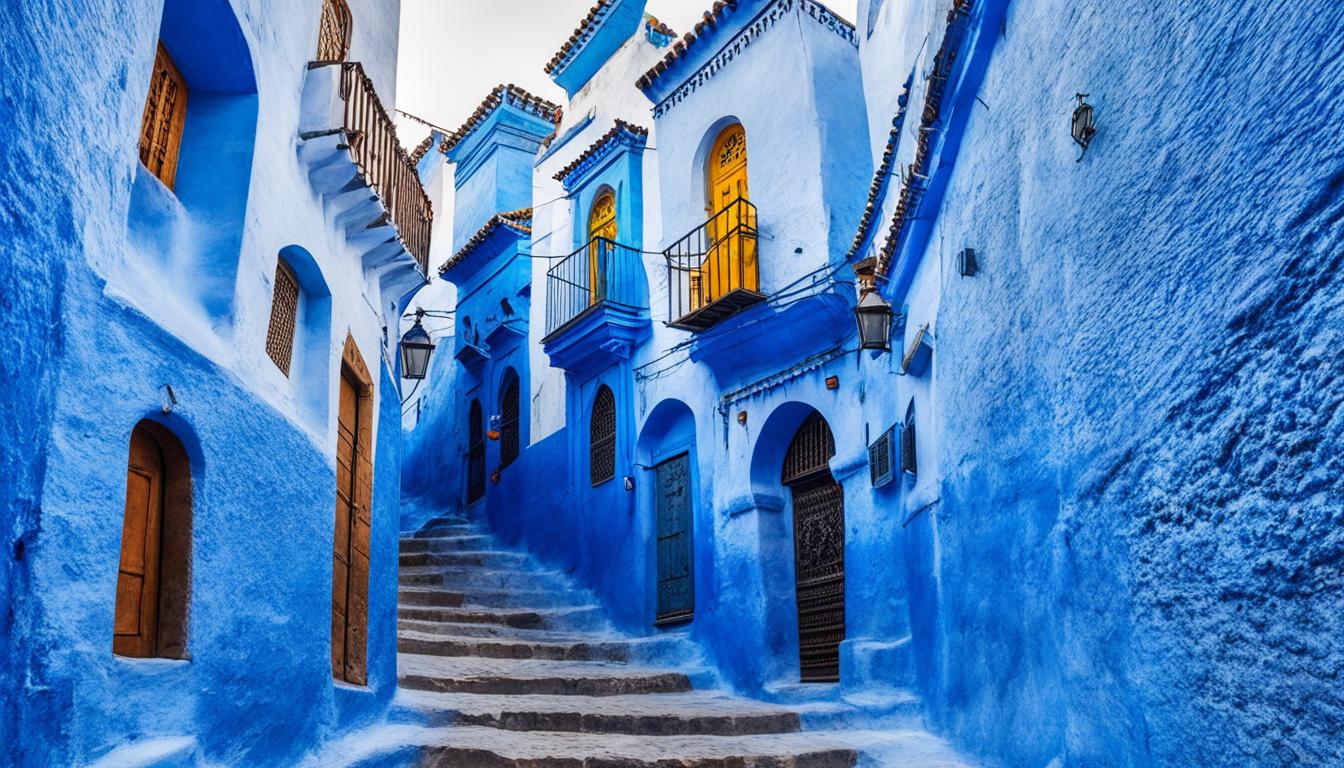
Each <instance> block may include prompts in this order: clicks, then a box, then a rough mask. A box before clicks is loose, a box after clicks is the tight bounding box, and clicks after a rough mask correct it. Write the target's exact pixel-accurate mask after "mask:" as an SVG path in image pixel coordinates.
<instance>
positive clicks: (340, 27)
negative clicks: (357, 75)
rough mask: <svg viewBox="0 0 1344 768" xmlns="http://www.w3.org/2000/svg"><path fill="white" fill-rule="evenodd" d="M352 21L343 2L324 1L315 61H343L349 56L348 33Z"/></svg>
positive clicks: (348, 8)
mask: <svg viewBox="0 0 1344 768" xmlns="http://www.w3.org/2000/svg"><path fill="white" fill-rule="evenodd" d="M352 27H353V19H352V17H351V15H350V6H348V5H346V4H345V0H325V2H323V3H322V21H321V23H320V24H319V26H318V28H317V60H318V61H345V57H346V56H348V55H350V31H351V28H352Z"/></svg>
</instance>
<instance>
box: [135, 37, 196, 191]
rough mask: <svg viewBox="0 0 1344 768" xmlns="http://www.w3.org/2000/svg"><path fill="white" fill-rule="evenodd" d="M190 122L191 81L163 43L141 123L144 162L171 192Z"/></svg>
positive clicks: (158, 53)
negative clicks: (188, 97)
mask: <svg viewBox="0 0 1344 768" xmlns="http://www.w3.org/2000/svg"><path fill="white" fill-rule="evenodd" d="M186 122H187V81H186V80H184V79H182V73H181V72H179V71H178V69H177V65H176V64H174V63H173V59H172V57H171V56H169V55H168V49H167V48H164V47H163V43H162V42H160V43H159V47H158V52H157V53H155V54H154V72H153V73H152V74H151V75H150V78H149V95H148V96H147V97H146V98H145V115H144V118H143V119H142V121H141V123H140V162H141V163H143V164H144V166H145V167H146V168H148V169H149V172H150V173H152V174H154V175H155V176H157V177H159V180H160V181H162V182H163V183H164V184H166V185H167V186H168V188H169V189H172V188H173V184H174V183H175V182H176V180H177V158H178V154H179V152H180V151H181V149H182V127H183V126H184V125H185V124H186Z"/></svg>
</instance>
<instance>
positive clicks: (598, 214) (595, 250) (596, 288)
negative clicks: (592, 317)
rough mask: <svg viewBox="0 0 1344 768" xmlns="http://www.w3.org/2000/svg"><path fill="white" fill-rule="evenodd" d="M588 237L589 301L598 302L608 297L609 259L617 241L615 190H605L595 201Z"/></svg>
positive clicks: (590, 214)
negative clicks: (603, 240)
mask: <svg viewBox="0 0 1344 768" xmlns="http://www.w3.org/2000/svg"><path fill="white" fill-rule="evenodd" d="M597 238H604V239H605V240H608V241H610V242H602V241H601V240H598V239H597ZM588 239H589V241H590V243H589V245H588V303H589V304H596V303H597V302H598V301H600V300H602V299H605V298H606V297H607V285H606V282H607V281H606V276H607V271H608V270H609V269H610V267H609V266H608V265H607V260H608V259H611V258H612V257H613V254H612V248H611V245H612V243H615V242H616V193H615V192H612V191H610V190H608V191H606V192H603V193H602V194H600V195H598V196H597V200H595V201H594V202H593V210H592V211H591V212H590V213H589V214H588Z"/></svg>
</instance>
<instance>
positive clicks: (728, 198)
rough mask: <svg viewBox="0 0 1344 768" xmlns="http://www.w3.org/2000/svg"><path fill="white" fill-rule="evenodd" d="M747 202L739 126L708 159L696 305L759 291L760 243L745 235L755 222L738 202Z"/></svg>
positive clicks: (743, 145)
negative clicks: (704, 229) (703, 247)
mask: <svg viewBox="0 0 1344 768" xmlns="http://www.w3.org/2000/svg"><path fill="white" fill-rule="evenodd" d="M747 199H748V192H747V134H746V131H745V130H744V129H743V128H742V125H741V124H740V123H735V124H733V125H730V126H728V127H727V128H725V129H724V130H723V132H722V133H720V134H719V137H718V139H716V140H715V142H714V146H713V148H712V150H711V152H710V156H709V216H710V219H709V222H710V225H709V228H708V230H709V231H708V235H709V238H710V242H709V243H707V246H708V251H707V253H706V254H705V261H704V262H703V263H702V264H701V267H700V272H699V280H698V283H699V290H698V298H697V297H696V296H694V295H693V296H692V306H694V307H697V308H698V307H700V306H704V305H705V304H709V303H711V302H713V301H716V300H718V299H721V298H723V297H724V296H726V295H728V294H729V293H732V292H733V291H735V290H738V289H746V290H750V291H755V290H757V288H758V287H759V282H760V280H759V277H758V274H757V266H756V242H755V240H754V239H751V238H745V237H743V236H742V235H743V233H744V231H745V228H746V227H748V226H750V225H751V224H752V223H751V222H748V221H746V216H747V210H746V206H745V205H743V204H742V203H741V202H739V201H746V200H747ZM693 282H696V281H693ZM694 293H697V292H696V291H694V290H693V294H694Z"/></svg>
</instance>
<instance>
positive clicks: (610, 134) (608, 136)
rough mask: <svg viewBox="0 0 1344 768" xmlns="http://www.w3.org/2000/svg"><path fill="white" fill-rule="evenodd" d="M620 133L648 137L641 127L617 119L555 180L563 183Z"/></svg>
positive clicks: (562, 170) (647, 133) (558, 174)
mask: <svg viewBox="0 0 1344 768" xmlns="http://www.w3.org/2000/svg"><path fill="white" fill-rule="evenodd" d="M622 132H625V133H633V134H635V135H636V136H644V137H647V136H648V135H649V129H648V128H644V127H642V126H638V125H635V124H633V123H627V122H625V121H624V120H619V119H618V120H617V121H616V124H615V125H613V126H612V127H611V130H609V131H607V132H606V133H604V134H602V136H601V138H599V139H598V140H597V141H594V142H593V143H592V144H591V145H589V147H588V148H587V149H585V150H583V152H582V153H580V154H579V156H578V157H576V158H574V162H572V163H570V164H569V165H566V166H565V167H564V168H563V169H561V170H560V172H559V173H557V174H555V177H554V178H555V180H556V181H564V179H565V177H566V176H568V175H569V174H570V173H572V172H573V171H574V170H575V169H576V168H578V167H579V166H581V165H583V164H584V163H585V162H587V161H588V158H590V157H592V156H593V155H595V154H597V153H598V151H599V150H601V149H602V147H604V146H605V145H606V144H607V142H609V141H611V140H612V139H614V138H616V137H617V136H618V135H620V134H621V133H622Z"/></svg>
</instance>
